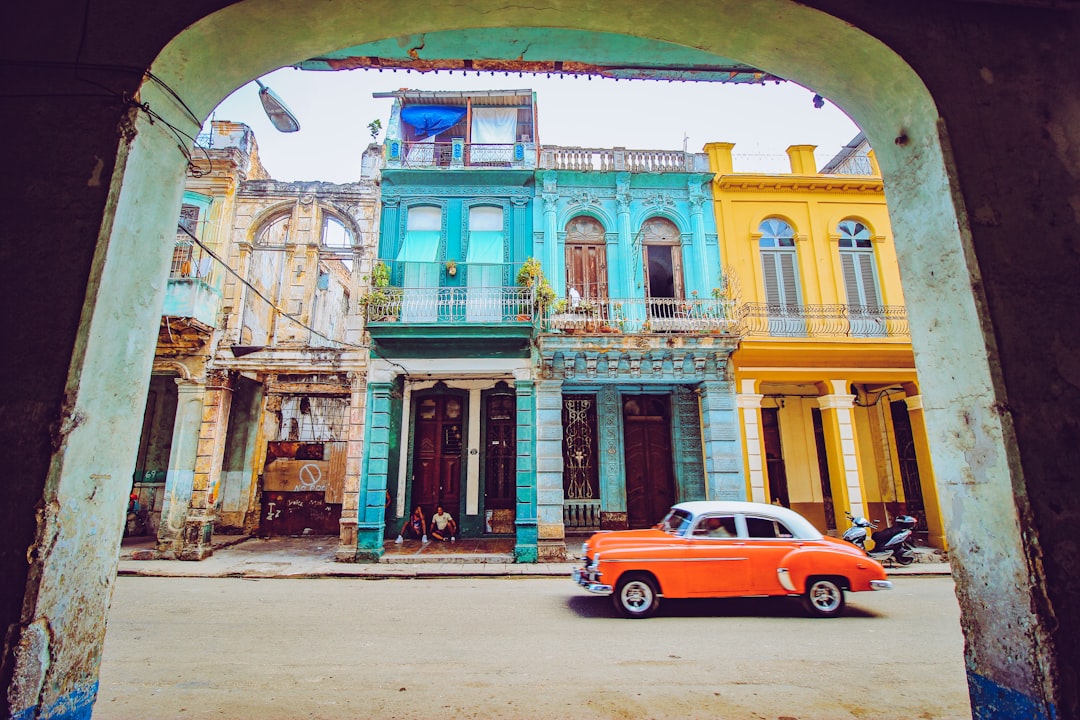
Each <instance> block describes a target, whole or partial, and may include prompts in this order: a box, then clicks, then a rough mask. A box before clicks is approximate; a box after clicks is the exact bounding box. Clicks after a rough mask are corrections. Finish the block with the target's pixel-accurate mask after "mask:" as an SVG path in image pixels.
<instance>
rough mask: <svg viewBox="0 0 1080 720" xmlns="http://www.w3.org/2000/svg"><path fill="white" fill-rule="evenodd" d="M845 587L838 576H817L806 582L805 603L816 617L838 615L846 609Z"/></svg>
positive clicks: (808, 610) (807, 608)
mask: <svg viewBox="0 0 1080 720" xmlns="http://www.w3.org/2000/svg"><path fill="white" fill-rule="evenodd" d="M844 603H845V598H844V588H843V586H842V585H841V584H840V583H839V582H838V580H837V578H828V577H815V578H810V579H809V580H808V581H807V583H806V593H804V595H803V605H805V606H806V610H807V612H809V613H810V614H811V615H813V616H814V617H823V618H829V617H836V616H837V615H839V614H840V613H842V612H843V611H844Z"/></svg>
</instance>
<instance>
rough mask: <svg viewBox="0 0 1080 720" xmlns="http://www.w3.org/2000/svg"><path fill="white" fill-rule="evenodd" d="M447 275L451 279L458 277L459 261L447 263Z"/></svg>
mask: <svg viewBox="0 0 1080 720" xmlns="http://www.w3.org/2000/svg"><path fill="white" fill-rule="evenodd" d="M446 274H447V275H449V276H450V277H454V276H456V275H457V260H447V261H446Z"/></svg>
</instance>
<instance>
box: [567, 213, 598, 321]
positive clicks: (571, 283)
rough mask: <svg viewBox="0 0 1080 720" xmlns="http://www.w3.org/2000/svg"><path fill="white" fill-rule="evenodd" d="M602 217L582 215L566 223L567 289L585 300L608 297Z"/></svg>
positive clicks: (568, 292)
mask: <svg viewBox="0 0 1080 720" xmlns="http://www.w3.org/2000/svg"><path fill="white" fill-rule="evenodd" d="M605 238H606V235H605V233H604V226H603V225H602V224H601V223H600V221H599V220H597V219H596V218H593V217H588V216H586V215H579V216H578V217H575V218H574V219H572V220H571V221H570V222H568V223H567V224H566V292H567V295H568V296H569V295H570V290H571V288H572V289H574V290H576V291H577V292H578V294H579V295H580V296H581V298H582V299H585V300H592V301H594V302H595V301H596V300H600V301H601V302H602V301H604V300H607V296H608V288H607V246H606V244H605Z"/></svg>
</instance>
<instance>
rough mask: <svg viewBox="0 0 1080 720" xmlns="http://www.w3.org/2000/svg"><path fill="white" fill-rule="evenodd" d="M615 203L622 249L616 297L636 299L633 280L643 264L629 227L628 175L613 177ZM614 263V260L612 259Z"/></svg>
mask: <svg viewBox="0 0 1080 720" xmlns="http://www.w3.org/2000/svg"><path fill="white" fill-rule="evenodd" d="M615 203H616V206H617V208H616V209H617V213H618V214H617V216H616V224H617V226H618V232H619V247H620V248H624V251H623V252H624V253H625V257H624V261H623V264H624V269H623V272H622V273H621V274H622V277H623V286H622V287H620V288H618V289H617V290H616V292H617V293H618V294H617V295H616V297H624V298H634V297H638V294H637V288H636V287H634V284H635V283H634V280H635V279H636V278H637V274H636V270H637V268H638V266H639V265H641V263H643V262H644V260H643V259H642V257H641V255H640V253H635V252H634V251H635V250H640V248H635V247H634V233H633V230H632V229H631V227H630V173H618V174H617V175H616V176H615ZM613 261H614V259H613Z"/></svg>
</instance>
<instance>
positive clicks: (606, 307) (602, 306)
mask: <svg viewBox="0 0 1080 720" xmlns="http://www.w3.org/2000/svg"><path fill="white" fill-rule="evenodd" d="M544 329H545V330H547V331H550V332H565V333H577V332H582V333H712V334H736V333H737V330H738V317H737V307H736V306H735V304H734V303H733V302H732V301H730V300H727V299H715V298H708V299H700V298H689V299H685V300H679V299H675V298H633V299H614V298H606V299H590V298H582V299H577V300H574V301H571V300H565V299H564V300H558V301H556V302H555V303H554V304H553V305H552V307H551V308H550V309H549V311H548V314H547V316H546V317H545V319H544Z"/></svg>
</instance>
